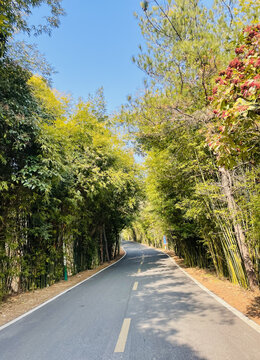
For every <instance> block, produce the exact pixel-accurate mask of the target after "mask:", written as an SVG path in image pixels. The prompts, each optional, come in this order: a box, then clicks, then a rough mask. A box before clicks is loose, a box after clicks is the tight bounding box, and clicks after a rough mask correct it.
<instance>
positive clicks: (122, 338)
mask: <svg viewBox="0 0 260 360" xmlns="http://www.w3.org/2000/svg"><path fill="white" fill-rule="evenodd" d="M130 324H131V319H130V318H125V319H124V321H123V325H122V327H121V331H120V334H119V336H118V340H117V343H116V347H115V350H114V352H115V353H123V352H124V351H125V345H126V341H127V336H128V332H129V328H130Z"/></svg>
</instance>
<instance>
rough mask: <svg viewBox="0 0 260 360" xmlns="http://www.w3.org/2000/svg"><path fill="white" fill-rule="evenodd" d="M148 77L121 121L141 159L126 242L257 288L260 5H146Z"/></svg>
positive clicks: (139, 60) (142, 63)
mask: <svg viewBox="0 0 260 360" xmlns="http://www.w3.org/2000/svg"><path fill="white" fill-rule="evenodd" d="M141 6H142V9H143V13H142V15H136V17H137V18H138V21H139V25H140V28H141V31H142V34H143V36H144V39H145V41H146V46H140V53H139V55H138V56H137V57H135V58H133V61H134V62H135V63H136V64H137V66H139V67H140V68H141V69H142V70H143V71H144V72H145V73H146V74H147V75H148V81H147V82H146V88H145V91H144V92H143V94H141V95H138V96H136V97H133V98H129V104H128V105H126V106H124V107H123V108H122V111H121V113H120V114H119V115H118V121H119V123H120V122H121V124H122V126H126V127H127V128H128V131H129V136H130V137H132V138H134V141H135V142H136V147H137V149H138V150H139V151H140V152H142V153H143V155H144V158H145V160H144V171H145V193H146V200H145V201H144V202H143V203H142V205H141V209H140V211H139V214H138V216H136V218H135V221H134V222H133V223H132V224H131V226H130V227H129V228H128V229H127V230H124V237H125V238H132V239H135V240H136V241H140V242H145V243H149V244H152V245H155V246H159V245H161V242H162V238H163V235H166V236H167V238H168V244H169V247H170V248H171V249H174V251H175V253H176V254H177V255H178V256H180V257H182V258H183V259H184V261H185V263H186V264H187V265H188V266H199V267H205V268H212V269H214V270H215V271H216V273H217V274H218V275H219V276H226V277H228V278H229V279H230V280H231V281H232V282H234V283H238V284H240V285H241V286H243V287H245V288H248V287H250V288H254V287H255V286H257V285H259V272H260V264H259V234H260V228H259V224H260V218H259V213H260V212H259V210H260V209H259V206H260V199H259V143H260V142H259V118H260V53H259V49H260V25H259V24H258V22H259V15H260V2H259V1H254V0H252V1H251V0H238V1H236V0H230V1H222V0H217V1H214V2H213V4H212V6H211V7H210V6H209V4H208V3H207V6H205V5H203V2H202V1H201V2H199V1H197V0H188V1H183V0H175V1H171V0H167V1H164V2H163V1H149V2H148V1H144V2H142V3H141Z"/></svg>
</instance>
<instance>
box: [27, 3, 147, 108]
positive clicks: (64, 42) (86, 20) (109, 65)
mask: <svg viewBox="0 0 260 360" xmlns="http://www.w3.org/2000/svg"><path fill="white" fill-rule="evenodd" d="M62 4H63V7H64V9H65V11H66V13H67V15H66V16H64V17H62V18H61V25H60V27H59V28H58V29H54V30H53V33H52V36H51V37H49V36H48V35H41V36H39V37H37V38H30V40H29V41H30V42H33V43H36V44H37V45H38V48H39V50H40V52H42V53H43V54H45V56H46V59H47V60H48V62H49V63H50V64H51V65H53V66H54V68H55V69H56V70H57V71H58V73H57V74H55V75H53V87H55V88H56V89H58V90H60V91H62V92H66V93H71V94H72V96H73V97H74V98H78V97H83V99H84V98H85V99H86V98H87V96H88V94H89V93H92V94H93V93H94V92H95V91H96V90H97V89H98V88H99V87H101V86H103V87H104V92H105V98H106V101H107V108H108V111H109V112H112V111H113V110H116V109H117V108H119V107H120V105H121V104H123V103H125V102H126V97H127V95H129V94H134V93H135V92H136V91H137V89H138V88H139V89H140V88H142V87H143V79H144V77H145V74H144V73H143V72H142V71H141V70H139V69H138V68H137V66H136V65H135V64H133V63H132V61H131V57H132V55H136V54H137V53H138V45H139V44H140V43H142V36H141V32H140V30H139V27H138V23H137V20H136V19H135V18H134V16H133V12H134V11H136V12H140V11H141V9H140V0H63V2H62ZM46 15H47V14H46V8H44V7H43V8H40V9H38V10H36V12H35V14H34V16H33V20H38V19H41V17H43V16H46ZM39 21H41V20H39ZM23 38H24V37H23Z"/></svg>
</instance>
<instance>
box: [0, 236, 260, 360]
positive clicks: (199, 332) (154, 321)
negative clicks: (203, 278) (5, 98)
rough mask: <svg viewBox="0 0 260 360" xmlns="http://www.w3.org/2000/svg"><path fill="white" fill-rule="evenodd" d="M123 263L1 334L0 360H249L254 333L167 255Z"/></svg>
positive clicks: (134, 249) (259, 348)
mask: <svg viewBox="0 0 260 360" xmlns="http://www.w3.org/2000/svg"><path fill="white" fill-rule="evenodd" d="M124 247H125V249H126V250H127V255H126V256H125V258H124V259H123V260H121V261H120V262H118V263H117V264H115V265H114V266H111V267H110V268H108V269H107V270H105V271H103V272H101V273H100V274H98V275H97V276H95V277H93V278H91V279H90V280H88V281H86V282H84V283H83V284H81V285H79V286H77V287H75V288H74V289H72V290H70V291H69V292H67V293H66V294H64V295H62V296H61V297H59V298H57V299H56V300H54V301H52V302H50V303H48V304H46V305H45V306H43V307H42V308H40V309H38V310H37V311H35V312H33V313H31V314H30V315H28V316H26V317H24V318H23V319H21V320H19V321H17V322H16V323H14V324H12V325H10V326H8V327H6V328H4V329H3V330H1V331H0V360H25V359H29V360H34V359H35V360H109V359H114V360H119V359H131V360H146V359H147V360H168V359H180V360H181V359H182V360H189V359H198V360H204V359H205V360H206V359H210V360H213V359H214V360H216V359H217V360H224V359H234V360H246V359H248V360H254V359H257V360H259V359H260V334H259V333H258V332H257V331H255V330H254V329H252V328H251V327H250V326H248V325H247V324H246V323H245V322H243V321H242V320H241V319H239V318H238V317H236V316H235V315H234V314H233V313H232V312H230V311H229V310H228V309H226V308H225V307H223V306H222V305H221V304H219V303H218V302H217V301H216V300H215V299H214V298H212V297H211V296H210V295H208V294H207V293H206V292H205V291H203V290H202V289H200V288H199V287H198V286H197V285H196V284H195V283H194V282H193V281H192V280H191V279H189V278H187V277H186V276H185V274H183V272H182V271H181V270H180V269H179V268H177V266H175V265H174V263H173V262H172V261H171V260H170V259H169V258H168V257H167V256H166V255H165V254H162V253H160V252H158V251H156V250H153V249H150V248H147V247H145V246H142V245H139V244H135V243H129V242H128V243H125V245H124Z"/></svg>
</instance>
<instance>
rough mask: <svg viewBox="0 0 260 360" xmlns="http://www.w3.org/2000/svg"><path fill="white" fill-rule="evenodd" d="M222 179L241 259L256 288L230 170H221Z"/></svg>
mask: <svg viewBox="0 0 260 360" xmlns="http://www.w3.org/2000/svg"><path fill="white" fill-rule="evenodd" d="M219 170H220V173H221V177H222V187H223V191H224V194H225V196H226V199H227V204H228V209H229V212H230V215H231V219H232V222H233V226H234V230H235V236H236V239H237V243H238V247H239V250H240V253H241V257H242V259H243V262H244V266H245V270H246V274H247V278H248V282H249V286H250V288H254V287H256V286H257V279H256V274H255V270H254V266H253V262H252V260H251V258H250V255H249V250H248V246H247V244H246V238H245V234H244V231H243V228H242V226H241V223H240V221H239V219H238V211H237V205H236V202H235V199H234V196H233V194H232V180H231V176H230V173H229V171H228V170H226V169H225V168H223V167H221V168H220V169H219Z"/></svg>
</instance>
